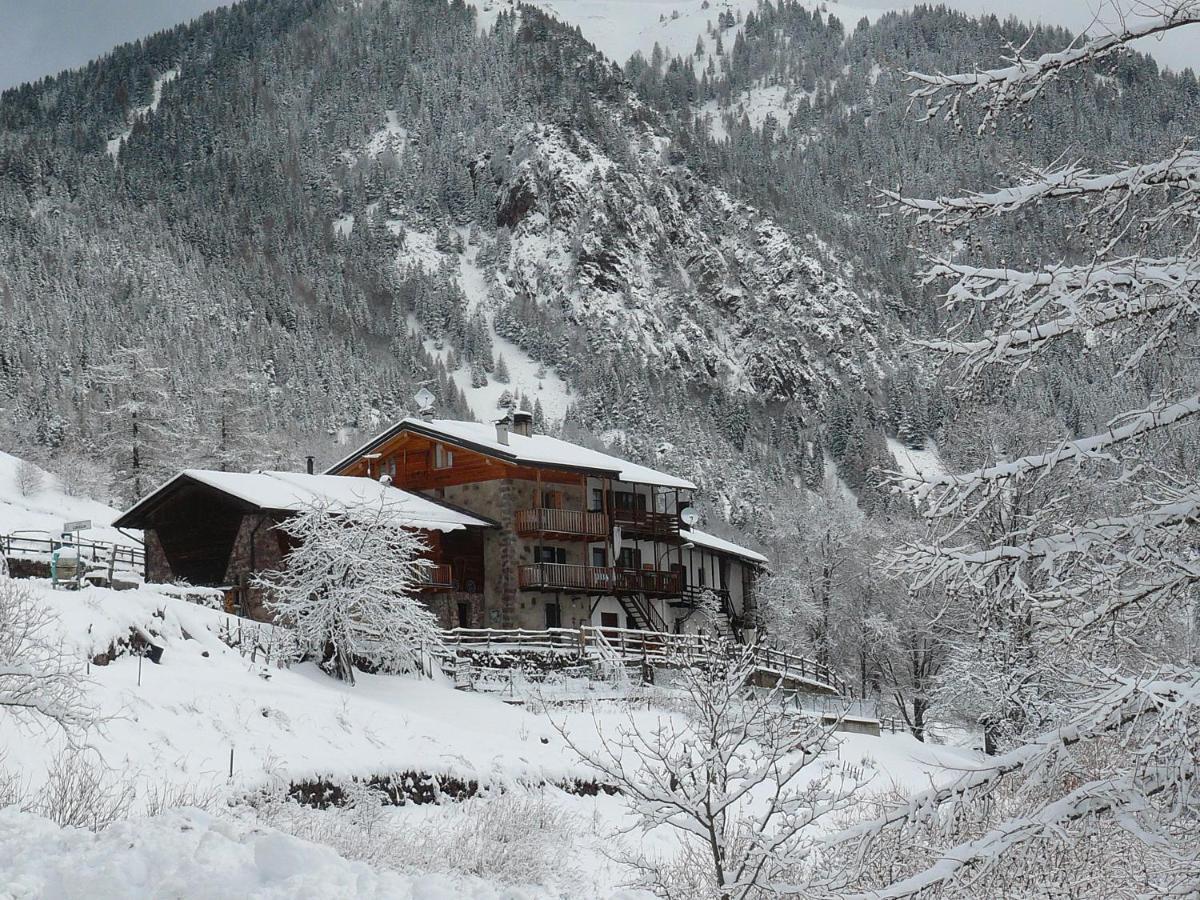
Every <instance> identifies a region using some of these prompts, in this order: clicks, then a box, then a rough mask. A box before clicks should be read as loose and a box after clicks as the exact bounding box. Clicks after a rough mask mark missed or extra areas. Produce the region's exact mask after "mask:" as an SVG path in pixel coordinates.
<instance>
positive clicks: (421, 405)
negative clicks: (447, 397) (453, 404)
mask: <svg viewBox="0 0 1200 900" xmlns="http://www.w3.org/2000/svg"><path fill="white" fill-rule="evenodd" d="M413 399H414V400H416V401H417V408H418V409H419V410H421V411H422V412H424V411H425V410H427V409H432V408H433V404H434V403H435V402H437V397H435V396H433V394H432V393H430V391H429V388H421V389H420V390H419V391H417V395H416V396H415V397H413Z"/></svg>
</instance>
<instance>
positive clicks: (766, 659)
mask: <svg viewBox="0 0 1200 900" xmlns="http://www.w3.org/2000/svg"><path fill="white" fill-rule="evenodd" d="M444 641H445V644H446V647H447V649H448V650H450V651H451V652H457V650H458V649H460V648H461V649H469V650H475V651H484V652H493V653H510V652H539V651H540V652H548V653H553V654H556V655H574V656H578V657H581V658H583V657H588V658H606V659H607V658H609V657H610V656H615V657H617V658H618V659H621V660H624V661H627V662H639V661H640V662H644V663H659V664H666V665H669V664H671V663H678V662H686V663H694V662H705V661H706V660H712V659H716V658H718V657H719V656H720V654H722V653H724V652H726V648H725V646H724V645H723V644H721V643H720V642H719V641H717V640H715V639H713V638H710V637H708V636H707V635H702V634H671V633H669V632H662V631H640V630H637V629H633V628H597V627H596V626H593V625H582V626H580V627H579V628H546V629H542V630H532V629H521V628H513V629H505V628H453V629H450V630H448V631H446V632H444ZM754 661H755V666H756V674H759V675H762V676H765V677H767V678H770V679H773V680H775V681H778V682H781V683H784V684H786V685H790V686H792V687H800V686H808V687H811V688H813V689H815V690H818V691H829V692H832V693H836V694H839V695H841V696H844V697H848V696H850V695H851V693H852V691H851V689H850V687H849V686H848V685H847V684H846V682H845V681H844V680H843V679H842V678H841V677H840V676H839V675H838V674H837V673H836V672H834V671H833V670H832V669H830V668H829V667H828V666H825V665H821V664H820V663H818V662H816V661H814V660H811V659H808V658H807V657H803V656H797V655H796V654H794V653H788V652H786V651H784V650H778V649H775V648H773V647H757V648H755V650H754Z"/></svg>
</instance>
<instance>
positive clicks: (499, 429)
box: [496, 418, 508, 447]
mask: <svg viewBox="0 0 1200 900" xmlns="http://www.w3.org/2000/svg"><path fill="white" fill-rule="evenodd" d="M496 443H498V444H503V445H504V446H505V447H507V446H508V419H507V418H504V419H499V420H498V421H497V422H496Z"/></svg>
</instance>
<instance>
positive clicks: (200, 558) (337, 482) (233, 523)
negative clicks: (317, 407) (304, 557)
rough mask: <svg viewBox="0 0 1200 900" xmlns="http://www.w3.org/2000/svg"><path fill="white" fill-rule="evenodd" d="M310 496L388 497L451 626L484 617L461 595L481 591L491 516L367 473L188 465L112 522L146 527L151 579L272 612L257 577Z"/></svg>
mask: <svg viewBox="0 0 1200 900" xmlns="http://www.w3.org/2000/svg"><path fill="white" fill-rule="evenodd" d="M314 503H320V504H323V505H326V506H329V507H332V508H338V507H343V508H345V507H351V506H362V505H368V504H369V505H372V506H380V505H383V506H384V507H385V508H386V509H387V510H388V512H389V513H390V514H393V515H395V516H396V517H397V519H398V520H399V521H401V522H403V523H404V524H405V525H408V526H410V527H412V528H415V529H418V530H420V531H421V532H422V533H423V536H424V538H425V541H426V543H427V544H428V545H429V547H430V552H429V558H430V559H431V560H432V561H433V563H434V566H432V567H430V568H429V569H427V570H426V571H427V573H428V575H427V578H428V585H427V587H426V594H427V598H428V602H429V605H430V607H431V608H432V609H433V610H434V612H436V613H437V614H438V616H439V618H440V619H441V620H442V624H443V626H445V627H454V626H456V625H459V624H466V623H469V622H470V621H471V620H472V619H476V618H482V611H481V610H476V609H472V608H471V603H470V601H469V600H468V601H463V600H461V599H460V598H462V597H475V596H478V595H479V593H480V592H481V590H482V588H481V585H482V583H483V580H484V578H485V574H486V573H485V572H484V571H483V559H484V552H483V544H484V534H485V532H486V531H488V530H490V529H492V528H493V527H494V526H495V523H494V522H492V521H491V520H489V519H486V518H484V517H482V516H479V515H476V514H471V513H468V512H467V511H465V510H463V509H459V508H457V507H455V506H453V505H451V504H448V503H446V502H444V501H439V500H436V499H433V498H430V497H426V496H422V495H419V494H414V493H411V492H409V491H403V490H399V489H398V488H395V487H392V486H390V485H388V484H385V483H382V482H380V481H376V480H368V479H365V478H342V477H338V476H334V475H306V474H301V473H297V472H254V473H238V472H216V471H208V470H203V469H187V470H184V471H183V472H180V473H179V474H178V475H176V476H175V477H174V478H172V479H171V480H170V481H168V482H167V483H166V484H164V485H163V486H162V487H160V488H159V489H158V490H156V491H155V492H154V493H152V494H150V495H148V496H147V497H145V498H143V499H142V500H141V501H139V502H138V503H137V505H135V506H134V507H132V508H131V509H129V510H128V511H126V512H125V513H123V514H122V515H121V517H120V518H118V519H117V520H116V522H115V523H114V524H115V525H116V526H117V527H119V528H137V529H141V530H142V531H143V532H144V534H145V543H146V578H147V580H148V581H157V582H174V581H186V582H187V583H189V584H193V585H204V586H209V587H220V588H223V589H224V590H225V596H226V607H227V608H228V609H229V611H230V612H236V613H238V614H239V615H246V616H249V617H251V618H257V619H263V620H266V619H267V618H268V615H267V613H266V610H265V609H264V607H263V602H262V600H263V598H262V596H261V591H260V590H259V589H257V588H255V587H254V586H253V584H252V581H253V576H254V575H256V574H258V573H260V572H266V571H271V570H275V569H279V568H280V567H281V566H282V565H283V558H284V556H286V554H287V552H288V549H289V546H288V540H289V538H288V535H287V534H286V533H285V532H284V531H282V530H281V529H278V528H276V527H275V526H276V525H278V524H279V523H280V522H281V521H283V520H285V519H286V518H287V517H288V516H290V515H292V514H294V513H295V512H297V511H298V510H301V509H303V508H305V507H307V506H309V505H312V504H314Z"/></svg>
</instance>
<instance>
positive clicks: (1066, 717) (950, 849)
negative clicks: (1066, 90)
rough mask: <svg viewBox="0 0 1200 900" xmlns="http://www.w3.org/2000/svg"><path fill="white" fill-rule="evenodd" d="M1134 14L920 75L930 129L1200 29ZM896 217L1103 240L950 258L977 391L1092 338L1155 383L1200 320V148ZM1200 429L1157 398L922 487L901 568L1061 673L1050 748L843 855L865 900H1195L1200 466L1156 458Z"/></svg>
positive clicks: (1039, 745)
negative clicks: (1051, 256)
mask: <svg viewBox="0 0 1200 900" xmlns="http://www.w3.org/2000/svg"><path fill="white" fill-rule="evenodd" d="M1136 12H1138V13H1139V17H1138V18H1133V17H1127V16H1122V25H1121V26H1120V28H1119V29H1118V30H1117V31H1115V32H1114V33H1112V34H1106V35H1103V36H1100V37H1096V38H1086V37H1085V38H1082V39H1080V41H1078V42H1077V43H1076V44H1075V45H1073V46H1072V47H1070V48H1068V49H1066V50H1063V51H1061V52H1057V53H1048V54H1046V55H1044V56H1041V57H1038V58H1036V59H1025V58H1022V57H1021V55H1020V52H1019V51H1017V53H1016V55H1015V56H1014V58H1013V59H1012V60H1011V64H1010V65H1008V66H1005V67H1003V68H999V69H993V70H988V71H976V72H971V73H965V74H959V75H941V74H923V73H910V77H911V78H913V79H914V80H915V81H916V82H917V83H918V85H919V86H918V88H917V89H916V91H915V92H914V95H913V96H914V97H915V98H916V99H917V100H918V101H924V102H925V103H926V104H927V112H926V115H927V116H928V117H930V118H932V117H933V116H935V115H938V114H945V115H946V116H947V117H948V118H950V119H952V120H954V121H955V122H958V121H959V120H960V117H961V115H963V113H964V108H963V107H964V104H963V103H962V101H963V100H964V99H968V98H970V99H973V100H978V101H980V102H981V103H982V106H983V116H982V121H981V123H980V128H981V129H983V128H987V127H989V126H991V125H993V124H994V123H995V122H996V121H997V120H998V119H999V118H1000V117H1002V116H1005V115H1009V114H1012V113H1013V112H1014V111H1019V110H1020V109H1021V108H1023V107H1024V106H1025V105H1026V104H1028V103H1030V102H1032V101H1033V100H1034V99H1035V98H1036V97H1037V96H1038V94H1039V93H1040V92H1041V91H1042V90H1044V89H1045V88H1046V87H1047V86H1048V85H1050V84H1051V83H1052V82H1053V81H1054V80H1055V79H1057V78H1058V77H1059V76H1060V75H1061V74H1062V73H1064V72H1068V71H1071V70H1073V69H1077V68H1082V67H1084V66H1086V65H1088V64H1091V63H1093V62H1095V61H1097V60H1101V59H1104V58H1105V57H1107V56H1109V55H1111V54H1113V53H1117V52H1121V51H1122V50H1123V49H1125V47H1126V45H1127V44H1128V43H1129V42H1130V41H1132V40H1134V39H1136V38H1138V37H1142V36H1146V35H1150V34H1157V33H1161V32H1164V31H1169V30H1173V29H1178V28H1182V27H1185V26H1188V25H1193V24H1196V23H1198V22H1200V3H1198V2H1197V0H1163V2H1159V3H1154V4H1149V3H1146V4H1141V5H1140V6H1139V7H1138V9H1137V10H1136ZM890 197H891V200H892V201H893V202H894V204H895V205H896V207H897V208H898V209H899V210H901V211H902V212H903V213H906V214H909V215H912V216H913V217H915V218H916V219H917V221H918V222H920V223H922V224H924V225H925V226H928V227H931V228H932V229H935V230H941V231H943V232H947V233H949V232H954V231H957V230H959V229H964V228H968V227H970V226H972V225H975V224H977V223H981V222H986V221H987V220H989V219H992V218H994V217H998V216H1016V215H1021V214H1029V213H1032V212H1033V211H1034V210H1035V209H1036V207H1038V206H1042V205H1046V204H1059V205H1067V206H1068V207H1070V208H1072V209H1077V210H1078V211H1079V213H1078V214H1079V224H1080V226H1081V231H1082V233H1086V234H1087V235H1089V236H1090V240H1091V250H1090V253H1091V258H1088V259H1082V260H1078V261H1071V262H1058V263H1052V264H1050V265H1047V266H1045V267H1044V268H1042V269H1033V270H1029V271H1020V270H1016V269H1012V268H1009V267H1007V266H1006V265H1004V264H1003V261H991V260H980V261H974V262H971V263H966V262H962V261H960V260H957V259H953V258H942V257H938V258H935V259H933V261H932V265H931V268H930V270H929V277H930V278H932V279H945V280H947V281H948V282H949V285H950V286H949V288H948V290H947V295H946V296H947V305H948V307H949V308H950V309H951V310H952V311H954V312H957V313H958V321H959V327H958V328H957V329H956V330H955V331H953V332H952V333H951V334H949V335H948V336H947V337H945V338H943V339H939V340H936V341H930V342H927V346H928V347H929V348H930V349H931V350H933V351H935V352H937V353H939V354H941V355H942V356H943V357H945V358H946V359H947V360H949V361H951V362H957V363H958V365H959V374H960V376H962V380H963V381H965V382H970V381H971V380H974V379H978V378H980V377H983V376H984V375H985V374H986V373H988V372H991V371H993V370H996V369H1006V370H1008V371H1009V372H1010V373H1011V374H1013V376H1014V377H1019V376H1020V375H1021V374H1022V373H1023V372H1025V371H1026V370H1027V369H1028V368H1029V367H1031V366H1032V365H1033V364H1034V361H1035V359H1036V357H1037V354H1038V353H1040V352H1041V351H1043V350H1045V349H1047V348H1050V347H1055V348H1060V347H1061V348H1065V349H1070V348H1071V347H1078V346H1080V344H1079V343H1078V342H1083V345H1085V346H1094V345H1098V344H1101V343H1103V344H1104V345H1105V346H1106V347H1107V348H1109V350H1110V351H1111V353H1112V355H1113V356H1114V358H1116V359H1118V360H1119V361H1121V362H1122V363H1123V364H1122V366H1121V369H1120V371H1121V373H1133V372H1137V371H1138V370H1139V369H1140V367H1141V366H1142V365H1143V364H1144V363H1147V362H1149V361H1150V358H1151V356H1152V355H1153V354H1156V353H1161V352H1162V351H1163V348H1164V347H1167V346H1170V345H1171V344H1172V343H1173V342H1175V341H1178V340H1181V339H1182V338H1183V337H1184V336H1185V335H1186V334H1187V333H1188V332H1189V329H1188V328H1185V327H1184V325H1185V324H1186V323H1190V322H1194V320H1195V317H1196V313H1197V309H1198V304H1197V291H1198V290H1200V256H1198V255H1197V254H1198V252H1200V154H1197V153H1196V152H1195V151H1193V150H1190V149H1188V148H1187V147H1183V148H1180V149H1178V150H1177V151H1175V152H1174V153H1171V154H1170V155H1168V156H1166V157H1165V158H1162V159H1157V160H1152V161H1149V162H1145V163H1139V164H1134V165H1128V164H1122V165H1120V166H1117V167H1115V168H1113V169H1112V170H1110V171H1108V172H1103V173H1096V172H1093V171H1091V170H1089V169H1087V168H1085V167H1084V166H1082V165H1080V164H1077V163H1066V164H1056V165H1055V166H1052V167H1050V168H1046V169H1040V170H1037V171H1034V172H1032V173H1030V175H1029V176H1028V177H1027V178H1025V179H1023V180H1021V181H1020V182H1018V183H1016V184H1013V185H1010V186H1006V187H1003V188H1000V189H998V190H993V191H985V192H980V193H971V194H966V195H963V196H957V197H939V198H936V199H916V198H910V197H905V196H903V195H901V194H899V193H893V194H891V195H890ZM964 243H965V245H969V243H970V242H964ZM1073 342H1075V343H1073ZM1197 414H1200V395H1198V394H1196V393H1195V384H1194V381H1188V383H1186V384H1184V385H1182V386H1181V387H1180V389H1179V393H1178V395H1177V396H1167V397H1157V398H1150V399H1148V400H1147V401H1146V402H1145V403H1144V405H1142V406H1141V407H1140V408H1137V409H1132V410H1130V411H1129V412H1127V413H1126V414H1124V415H1121V416H1119V417H1117V418H1115V419H1114V420H1113V421H1112V422H1111V423H1110V425H1109V427H1107V428H1106V429H1104V430H1103V431H1100V432H1098V433H1095V434H1091V435H1086V436H1082V437H1066V438H1063V439H1061V440H1056V441H1054V442H1053V443H1051V444H1050V446H1048V447H1046V448H1045V449H1041V450H1036V451H1034V452H1026V453H1025V454H1024V455H1017V456H1015V457H1008V458H1000V459H992V460H987V461H985V462H984V463H983V464H982V465H981V466H980V467H979V468H977V469H975V470H974V471H970V472H966V473H961V474H945V475H943V474H935V473H923V474H918V475H915V476H911V477H908V478H905V479H902V481H901V487H902V488H903V489H904V490H906V491H907V492H908V493H909V494H910V496H912V497H913V498H914V499H915V500H916V501H917V502H918V503H919V504H920V505H921V507H922V509H924V510H925V512H926V513H927V515H928V516H929V517H930V519H931V520H932V521H933V522H934V523H936V524H937V525H938V526H939V527H938V530H937V534H938V535H939V537H938V539H937V540H934V541H930V542H926V543H923V544H920V545H917V546H913V547H911V548H910V549H909V550H908V551H907V552H906V553H905V554H903V555H902V559H901V562H902V565H904V566H905V567H906V568H907V571H908V573H909V575H910V577H911V579H912V582H913V583H914V585H916V586H923V585H932V584H934V583H940V584H942V585H944V586H945V588H946V589H947V590H948V591H949V592H950V593H951V594H952V595H953V596H956V597H959V598H961V599H962V600H963V602H965V603H967V604H972V605H975V604H978V603H979V602H980V601H981V600H983V601H984V602H988V603H993V602H994V604H995V605H996V606H1003V607H1004V608H1005V610H1006V612H1005V615H1004V616H1003V617H1001V618H1002V620H1003V621H1007V622H1008V623H1010V624H1012V623H1016V625H1017V626H1018V627H1019V629H1020V630H1021V631H1022V632H1023V633H1022V634H1021V635H1019V636H1010V637H1009V638H1008V639H1007V640H1002V641H1000V642H999V643H993V645H992V649H996V648H999V647H1001V646H1002V645H1011V644H1013V643H1016V644H1017V645H1019V646H1023V647H1028V648H1035V649H1036V650H1037V659H1036V661H1035V662H1031V663H1029V664H1028V665H1025V667H1024V668H1025V670H1026V671H1027V672H1029V673H1032V672H1033V668H1032V666H1033V665H1035V664H1036V666H1038V667H1041V669H1042V672H1043V673H1052V674H1053V676H1054V681H1055V690H1057V691H1059V692H1060V693H1061V697H1060V698H1058V699H1057V700H1056V702H1055V703H1054V706H1053V708H1052V709H1051V710H1050V711H1049V712H1050V718H1049V721H1048V723H1047V724H1048V726H1049V727H1047V729H1046V730H1045V731H1044V732H1043V733H1042V734H1040V735H1036V736H1034V737H1033V738H1032V740H1030V739H1028V738H1023V739H1022V740H1021V741H1019V742H1017V744H1016V746H1014V747H1013V748H1012V749H1010V750H1008V751H1007V752H1001V753H999V754H998V755H996V756H994V757H993V758H991V759H990V760H989V761H988V762H986V763H985V764H982V765H980V766H979V767H978V768H977V769H975V770H973V771H970V772H968V773H965V774H963V775H962V776H961V777H958V778H954V779H951V780H950V781H949V782H948V783H947V784H946V785H945V786H939V787H936V788H934V789H931V790H929V791H926V792H923V793H921V794H918V795H917V796H915V797H913V798H911V799H909V800H908V801H906V802H904V803H902V804H900V805H898V806H896V807H893V808H891V809H889V810H886V811H884V812H883V813H882V814H881V815H880V816H878V817H876V818H873V819H872V820H871V821H869V822H866V823H863V824H860V825H858V826H855V827H853V828H851V829H848V830H847V831H846V832H843V833H842V834H840V835H839V836H838V837H837V838H835V839H834V840H833V842H832V844H833V846H834V848H835V849H836V848H839V847H845V846H847V845H849V846H853V847H854V848H855V853H856V856H857V858H858V859H859V860H867V859H870V858H873V857H874V858H878V857H879V855H880V854H882V855H883V856H884V857H885V858H886V859H888V860H889V864H888V865H885V866H883V867H878V868H876V869H875V870H874V873H873V875H872V877H871V878H869V879H867V880H866V881H865V883H864V884H863V886H862V887H863V890H864V893H862V894H861V895H860V896H869V897H876V898H883V897H892V898H899V897H911V896H916V895H921V896H929V895H935V894H938V895H953V896H962V895H964V894H975V895H978V896H997V895H998V893H997V892H999V894H1003V895H1007V896H1013V895H1026V894H1030V893H1032V892H1034V891H1037V892H1038V893H1039V895H1044V894H1045V893H1046V892H1050V893H1054V892H1055V891H1058V890H1062V891H1065V893H1066V894H1067V895H1072V896H1089V895H1092V893H1091V892H1092V891H1094V890H1095V888H1096V886H1097V885H1098V884H1102V885H1104V887H1103V889H1104V890H1105V891H1112V890H1114V887H1115V886H1116V885H1118V884H1120V885H1123V886H1125V887H1127V888H1129V889H1130V891H1131V893H1140V894H1147V893H1149V894H1154V895H1156V896H1164V895H1171V894H1187V893H1191V892H1194V891H1195V887H1196V885H1197V884H1198V883H1200V850H1198V849H1197V848H1198V847H1200V816H1198V815H1197V812H1196V793H1195V784H1196V775H1197V770H1198V768H1200V759H1198V758H1197V755H1196V748H1197V747H1200V666H1198V664H1197V663H1198V661H1197V660H1196V659H1195V658H1194V657H1189V656H1188V654H1187V652H1185V650H1184V647H1183V645H1182V643H1181V641H1180V639H1179V635H1180V634H1181V633H1184V632H1186V630H1187V624H1188V623H1187V619H1188V617H1189V616H1191V615H1194V610H1193V609H1192V608H1191V606H1192V603H1193V597H1192V594H1193V592H1194V590H1195V588H1196V585H1197V584H1200V563H1198V561H1197V556H1196V553H1195V549H1194V548H1195V546H1196V543H1197V537H1198V536H1197V531H1196V528H1197V523H1198V522H1200V483H1197V481H1196V468H1195V465H1194V461H1193V464H1191V465H1187V466H1185V467H1183V468H1182V469H1181V470H1175V471H1172V470H1171V469H1170V468H1169V460H1166V459H1165V458H1159V457H1157V456H1156V455H1155V454H1154V453H1153V450H1154V443H1155V439H1156V438H1157V436H1159V435H1161V434H1163V433H1166V432H1168V431H1169V430H1172V429H1179V428H1182V427H1185V426H1186V425H1188V423H1189V422H1194V421H1195V419H1196V417H1197ZM1099 482H1103V490H1102V491H1100V492H1099V493H1100V494H1101V495H1102V496H1103V499H1104V502H1105V503H1106V504H1107V505H1108V507H1109V508H1102V509H1100V510H1099V512H1098V513H1097V511H1095V510H1094V509H1093V508H1092V505H1091V504H1090V503H1080V502H1079V496H1080V494H1086V493H1088V492H1090V491H1092V489H1093V488H1094V487H1095V486H1096V485H1097V484H1098V483H1099ZM1031 498H1033V499H1031ZM981 619H982V622H981V626H980V628H981V632H983V633H984V635H985V636H991V637H998V636H999V633H998V632H997V631H996V625H995V620H994V619H990V618H989V617H988V616H986V615H985V616H982V617H981ZM1013 671H1014V672H1020V671H1021V666H1017V667H1016V668H1014V669H1013ZM1048 685H1049V679H1047V678H1043V680H1042V682H1041V685H1040V686H1037V687H1035V689H1034V691H1033V693H1034V694H1035V695H1036V696H1035V699H1045V696H1044V695H1045V691H1046V689H1047V687H1048ZM1047 848H1053V851H1054V852H1048V850H1047ZM1131 848H1132V852H1131ZM1110 849H1111V852H1110ZM1097 865H1099V868H1097ZM1105 866H1108V867H1109V868H1107V869H1105ZM1098 878H1102V879H1103V880H1102V881H1101V880H1098ZM1089 886H1090V887H1089Z"/></svg>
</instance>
